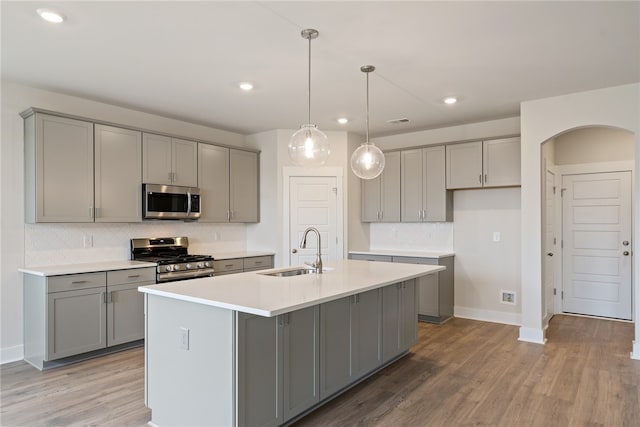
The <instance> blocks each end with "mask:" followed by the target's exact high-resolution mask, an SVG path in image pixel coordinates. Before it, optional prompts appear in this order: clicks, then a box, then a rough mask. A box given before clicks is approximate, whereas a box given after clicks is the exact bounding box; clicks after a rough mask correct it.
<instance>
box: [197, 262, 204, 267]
mask: <svg viewBox="0 0 640 427" xmlns="http://www.w3.org/2000/svg"><path fill="white" fill-rule="evenodd" d="M196 267H197V268H203V267H204V262H199V263H198V265H196Z"/></svg>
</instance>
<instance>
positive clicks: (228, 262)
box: [213, 258, 244, 274]
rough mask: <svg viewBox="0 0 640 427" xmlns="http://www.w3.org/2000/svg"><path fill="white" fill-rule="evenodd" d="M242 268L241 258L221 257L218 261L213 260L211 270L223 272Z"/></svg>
mask: <svg viewBox="0 0 640 427" xmlns="http://www.w3.org/2000/svg"><path fill="white" fill-rule="evenodd" d="M243 268H244V266H243V262H242V258H234V259H221V260H218V261H213V270H214V272H215V273H216V274H217V273H224V272H225V271H233V270H239V271H242V269H243Z"/></svg>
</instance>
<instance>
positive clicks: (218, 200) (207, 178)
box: [198, 143, 229, 222]
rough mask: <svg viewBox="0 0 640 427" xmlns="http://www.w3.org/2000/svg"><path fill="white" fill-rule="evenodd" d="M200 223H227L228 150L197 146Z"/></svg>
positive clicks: (203, 145) (204, 145)
mask: <svg viewBox="0 0 640 427" xmlns="http://www.w3.org/2000/svg"><path fill="white" fill-rule="evenodd" d="M198 183H199V186H200V210H201V215H200V222H228V221H229V217H228V214H229V149H228V148H225V147H218V146H216V145H211V144H203V143H199V144H198Z"/></svg>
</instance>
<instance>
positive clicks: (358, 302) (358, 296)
mask: <svg viewBox="0 0 640 427" xmlns="http://www.w3.org/2000/svg"><path fill="white" fill-rule="evenodd" d="M356 304H360V294H356Z"/></svg>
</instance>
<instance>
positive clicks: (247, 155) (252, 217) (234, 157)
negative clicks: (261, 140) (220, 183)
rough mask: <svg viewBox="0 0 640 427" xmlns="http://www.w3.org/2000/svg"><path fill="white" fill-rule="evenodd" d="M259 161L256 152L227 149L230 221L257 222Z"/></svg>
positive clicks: (258, 213) (258, 219)
mask: <svg viewBox="0 0 640 427" xmlns="http://www.w3.org/2000/svg"><path fill="white" fill-rule="evenodd" d="M259 167H260V161H259V157H258V153H254V152H250V151H242V150H235V149H230V150H229V210H230V214H229V217H230V219H229V220H230V222H249V223H251V222H259V221H260V210H259V179H260V169H259Z"/></svg>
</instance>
